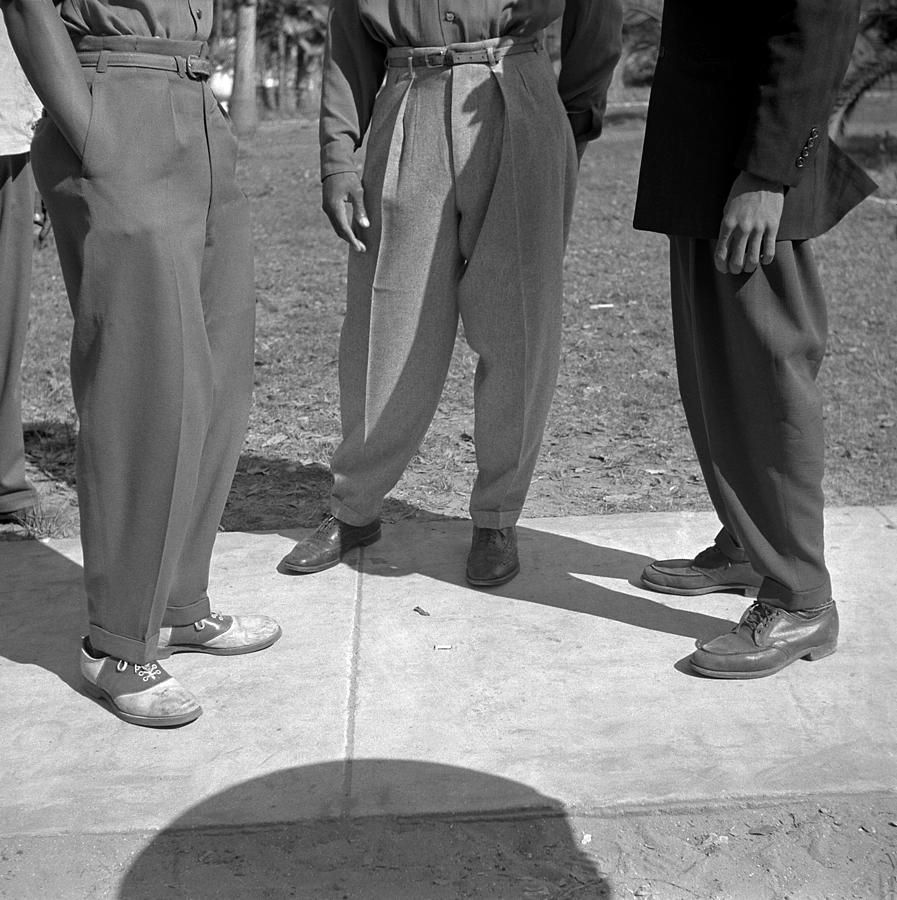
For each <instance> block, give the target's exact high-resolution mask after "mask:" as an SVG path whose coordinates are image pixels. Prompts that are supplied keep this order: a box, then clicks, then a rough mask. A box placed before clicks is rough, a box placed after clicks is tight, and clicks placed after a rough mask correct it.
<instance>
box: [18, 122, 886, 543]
mask: <svg viewBox="0 0 897 900" xmlns="http://www.w3.org/2000/svg"><path fill="white" fill-rule="evenodd" d="M860 132H862V133H860ZM880 132H881V129H879V128H877V127H876V128H871V129H870V128H866V129H865V130H864V129H859V130H858V133H857V134H856V135H854V137H853V138H851V139H850V141H849V143H850V144H851V146H852V149H853V150H854V151H855V153H856V157H857V159H859V160H860V161H861V162H862V163H863V164H864V165H865V166H866V167H867V168H868V169H869V170H870V172H872V174H873V176H874V177H876V178H877V180H878V181H879V183H880V185H881V189H880V191H879V195H878V196H877V197H876V198H873V199H870V200H868V201H866V202H865V203H864V204H862V205H861V206H860V207H859V208H858V209H856V210H854V211H853V212H851V213H850V215H849V216H848V217H847V218H846V219H845V220H844V222H843V223H842V224H841V225H840V226H839V227H838V228H836V229H835V230H833V231H832V232H831V233H829V234H828V235H825V236H824V237H822V238H820V239H819V240H818V241H816V242H815V250H816V254H817V258H818V260H819V264H820V269H821V272H822V277H823V280H824V284H825V286H826V289H827V292H828V296H829V300H830V308H831V317H830V319H831V321H830V325H831V338H830V343H829V355H828V359H827V361H826V364H825V366H824V368H823V372H822V375H821V381H822V386H823V390H824V392H825V398H826V422H827V428H828V445H827V464H828V473H827V477H826V483H825V487H826V494H827V499H828V502H829V504H832V505H851V504H872V503H883V502H893V501H894V500H895V498H897V453H895V449H897V448H895V438H897V409H895V372H897V340H895V337H897V296H895V286H897V230H895V223H897V202H895V200H897V178H895V159H897V141H894V139H892V138H887V137H885V138H882V137H880V136H879V133H880ZM641 140H642V123H641V121H640V120H639V119H638V118H636V117H633V118H626V117H620V118H614V119H612V120H611V121H610V122H609V124H608V127H607V130H606V134H605V136H604V137H603V138H602V139H601V140H600V141H598V142H597V143H594V144H592V145H591V146H590V148H589V150H588V152H587V154H586V157H585V159H584V161H583V166H582V174H581V182H580V186H579V193H578V200H577V207H576V213H575V218H574V223H573V230H572V234H571V238H570V245H569V251H568V255H567V288H566V301H565V316H564V352H563V362H562V368H561V374H560V380H559V383H558V388H557V394H556V397H555V402H554V405H553V409H552V413H551V417H550V420H549V423H548V428H547V431H546V434H545V441H544V445H543V450H542V455H541V458H540V461H539V465H538V467H537V470H536V475H535V479H534V482H533V486H532V489H531V492H530V498H529V501H528V504H527V507H526V510H525V514H526V515H528V516H552V515H579V514H595V513H605V512H622V511H626V512H636V511H647V510H675V509H706V508H709V503H708V500H707V497H706V493H705V490H704V486H703V482H702V479H701V475H700V470H699V468H698V466H697V463H696V461H695V458H694V454H693V451H692V447H691V443H690V440H689V437H688V432H687V430H686V427H685V421H684V417H683V414H682V408H681V405H680V402H679V398H678V391H677V385H676V376H675V365H674V358H673V348H672V337H671V330H670V316H669V309H668V300H667V275H666V264H667V260H666V239H665V238H663V237H661V236H659V235H652V234H643V233H639V232H636V231H634V230H633V229H632V227H631V221H632V206H633V200H634V193H635V185H636V175H637V170H638V161H639V152H640V148H641ZM240 170H241V179H242V183H243V185H244V188H245V191H246V193H247V195H248V196H249V198H250V201H251V204H252V211H253V216H254V227H255V238H256V250H257V263H256V285H257V299H258V333H257V342H256V352H257V358H256V382H255V384H256V388H255V402H254V407H253V411H252V417H251V421H250V426H249V431H248V434H247V437H246V442H245V446H244V452H243V456H242V459H241V462H240V466H239V470H238V472H237V477H236V479H235V481H234V486H233V491H232V494H231V498H230V501H229V503H228V508H227V511H226V513H225V518H224V527H225V528H226V529H228V530H243V529H247V530H251V529H273V528H278V527H284V526H298V525H306V526H307V525H312V524H314V523H316V521H317V519H318V518H319V516H320V515H321V514H322V513H323V512H325V511H326V508H327V492H328V487H329V474H328V468H327V466H328V462H329V458H330V455H331V452H332V451H333V449H334V447H335V445H336V442H337V439H338V434H339V418H338V390H337V343H338V336H339V328H340V322H341V319H342V315H343V311H344V288H345V251H344V249H343V248H344V245H343V244H342V243H341V242H340V241H338V240H337V239H336V237H335V236H334V235H333V234H332V233H331V232H330V230H329V225H328V224H327V222H326V220H325V217H324V215H323V213H322V212H321V211H320V197H319V185H318V170H317V147H316V129H315V126H314V124H313V123H312V122H308V121H290V122H269V123H264V124H263V125H262V127H261V128H260V129H259V131H258V133H257V135H256V136H255V138H253V139H252V140H251V141H249V142H246V144H245V145H244V146H243V148H242V152H241V160H240ZM34 287H35V290H34V305H33V314H32V319H31V326H30V332H29V341H28V345H27V348H26V361H25V365H24V373H23V378H24V386H23V391H24V417H25V420H26V422H27V423H28V424H27V431H26V436H27V450H28V457H29V469H30V474H31V476H32V477H33V478H35V480H36V481H37V482H38V485H39V488H40V490H41V493H42V496H43V498H44V506H45V508H46V510H47V512H46V514H45V516H44V518H43V520H42V521H41V522H39V523H38V524H37V526H36V527H35V528H34V529H33V530H34V532H35V533H36V534H38V535H50V536H60V535H66V534H69V535H70V534H74V533H76V532H77V509H76V506H75V502H74V487H73V482H74V469H73V441H74V435H75V432H76V428H77V425H76V419H75V415H74V409H73V404H72V399H71V392H70V388H69V381H68V370H67V357H68V340H69V332H70V327H71V317H70V313H69V311H68V306H67V303H66V300H65V294H64V290H63V284H62V278H61V275H60V272H59V268H58V263H57V260H56V253H55V248H54V246H53V244H52V242H51V243H50V244H49V245H48V246H47V247H45V248H44V249H42V250H41V251H39V252H38V253H37V254H36V257H35V286H34ZM475 363H476V360H475V357H474V355H473V354H472V353H471V352H470V350H469V349H468V348H467V347H466V345H465V344H464V342H463V340H459V341H458V343H457V346H456V349H455V358H454V361H453V364H452V367H451V371H450V374H449V378H448V381H447V384H446V389H445V392H444V395H443V400H442V403H441V405H440V408H439V411H438V413H437V415H436V418H435V420H434V422H433V425H432V427H431V429H430V432H429V434H428V435H427V438H426V440H425V441H424V444H423V445H422V447H421V449H420V453H419V454H418V456H417V457H416V458H415V459H414V461H413V462H412V464H411V466H410V467H409V469H408V472H407V473H406V475H405V477H404V478H403V479H402V481H401V482H400V483H399V485H398V486H397V488H396V490H395V491H394V492H393V494H392V495H391V497H390V499H389V500H388V502H387V504H386V507H385V510H384V513H385V518H386V519H387V520H389V521H395V520H397V519H400V518H403V517H408V516H465V515H466V511H467V497H468V492H469V489H470V485H471V483H472V480H473V476H474V471H475V466H474V447H473V442H472V438H471V435H472V434H473V410H472V380H473V371H474V366H475ZM148 477H151V473H148Z"/></svg>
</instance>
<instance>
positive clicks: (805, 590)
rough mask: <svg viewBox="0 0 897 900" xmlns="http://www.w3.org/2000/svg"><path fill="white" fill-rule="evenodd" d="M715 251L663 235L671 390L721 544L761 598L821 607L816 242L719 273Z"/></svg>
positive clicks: (822, 336) (822, 334)
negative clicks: (674, 374) (756, 582)
mask: <svg viewBox="0 0 897 900" xmlns="http://www.w3.org/2000/svg"><path fill="white" fill-rule="evenodd" d="M713 253H714V242H713V241H710V240H700V239H696V238H688V237H677V236H673V237H671V238H670V273H671V293H672V305H673V329H674V337H675V345H676V365H677V370H678V376H679V388H680V394H681V397H682V403H683V406H684V408H685V414H686V418H687V420H688V426H689V430H690V432H691V436H692V440H693V442H694V445H695V450H696V452H697V455H698V460H699V461H700V464H701V470H702V472H703V475H704V480H705V482H706V484H707V490H708V493H709V494H710V499H711V500H712V501H713V506H714V508H715V510H716V513H717V515H718V516H719V518H720V521H721V522H722V525H723V531H722V532H721V533H720V536H719V537H718V538H717V544H718V545H719V546H720V548H721V549H722V550H723V552H724V553H726V554H727V555H729V556H730V557H733V558H734V557H736V556H737V555H738V554H739V552H740V553H743V554H744V557H746V559H747V560H749V561H750V563H751V564H752V566H753V567H754V569H756V570H757V572H758V573H759V574H760V575H762V576H763V581H762V583H761V586H760V589H759V592H758V598H759V599H760V600H763V601H765V602H767V603H769V604H771V605H773V606H779V607H782V608H784V609H788V610H792V611H794V610H800V609H808V608H812V607H816V606H821V605H822V604H824V603H826V602H828V600H830V599H831V596H832V588H831V579H830V576H829V572H828V569H827V568H826V564H825V553H824V535H823V506H824V498H823V492H822V477H823V470H824V463H825V444H824V434H823V406H822V394H821V391H820V389H819V385H818V384H817V382H816V377H817V375H818V373H819V369H820V366H821V365H822V360H823V357H824V354H825V347H826V340H827V335H828V316H827V308H826V301H825V296H824V294H823V290H822V286H821V284H820V281H819V276H818V273H817V269H816V263H815V261H814V258H813V253H812V249H811V246H810V243H809V242H807V241H779V242H777V244H776V257H775V260H774V261H773V262H772V263H770V264H769V265H766V266H760V267H759V268H757V269H756V271H754V272H752V273H744V274H742V275H730V274H722V273H720V272H718V271H717V270H716V268H715V267H714V264H713ZM731 538H734V539H735V541H736V542H737V545H736V546H733V544H732V541H731ZM739 547H740V550H739Z"/></svg>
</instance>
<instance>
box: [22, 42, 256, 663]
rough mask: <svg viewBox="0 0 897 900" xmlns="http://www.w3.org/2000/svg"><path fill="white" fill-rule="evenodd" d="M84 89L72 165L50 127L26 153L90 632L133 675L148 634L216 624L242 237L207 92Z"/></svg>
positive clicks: (236, 429) (175, 82)
mask: <svg viewBox="0 0 897 900" xmlns="http://www.w3.org/2000/svg"><path fill="white" fill-rule="evenodd" d="M190 52H191V53H197V52H198V45H197V49H190ZM85 75H86V77H87V79H88V82H89V84H90V88H91V92H92V96H93V112H92V115H91V122H90V127H89V133H88V136H87V141H86V146H85V148H84V152H83V160H82V159H80V158H79V157H78V156H77V155H76V154H75V153H74V152H73V151H72V150H71V148H70V147H69V145H68V144H67V143H66V141H65V140H64V138H63V137H62V136H61V134H60V133H59V131H58V130H57V129H56V127H55V126H54V125H53V123H52V122H51V121H50V120H47V119H45V120H44V121H43V123H42V124H41V125H39V126H38V131H37V133H36V135H35V139H34V142H33V145H32V156H33V164H34V172H35V177H36V179H37V183H38V187H39V189H40V191H41V193H42V195H43V197H44V199H45V202H46V205H47V209H48V212H49V214H50V218H51V221H52V223H53V229H54V232H55V236H56V244H57V247H58V249H59V256H60V261H61V265H62V271H63V276H64V279H65V283H66V289H67V291H68V295H69V301H70V304H71V308H72V313H73V315H74V331H73V339H72V351H71V374H72V389H73V394H74V399H75V405H76V408H77V411H78V417H79V433H78V447H77V479H78V485H77V487H78V501H79V505H80V510H81V542H82V545H83V550H84V577H85V584H86V589H87V599H88V613H89V618H90V632H89V636H90V640H91V643H92V644H93V646H94V647H95V648H96V649H97V650H99V651H102V652H105V653H108V654H109V655H111V656H114V657H118V658H121V659H125V660H128V661H130V662H135V663H143V662H147V661H150V660H153V659H156V658H158V655H159V654H158V649H157V643H158V633H159V629H160V627H162V626H163V625H165V626H174V625H184V624H189V623H190V622H193V621H195V620H197V619H199V618H202V617H204V616H206V615H208V614H209V611H210V609H209V598H208V593H207V588H208V578H209V563H210V559H211V554H212V548H213V544H214V540H215V535H216V532H217V528H218V525H219V522H220V519H221V515H222V512H223V509H224V504H225V501H226V499H227V494H228V491H229V489H230V484H231V481H232V479H233V474H234V470H235V467H236V463H237V459H238V456H239V452H240V448H241V446H242V441H243V437H244V434H245V429H246V421H247V416H248V410H249V401H250V396H251V390H252V377H253V376H252V369H253V365H252V358H253V340H254V338H253V335H254V322H255V305H254V298H253V284H252V282H253V275H252V250H251V230H250V224H249V217H248V207H247V202H246V199H245V197H244V195H243V194H242V192H241V191H240V190H239V188H238V187H237V184H236V182H235V178H234V170H235V164H236V151H237V146H236V139H235V137H234V136H233V134H232V132H231V129H230V126H229V124H228V123H227V121H226V119H225V117H224V114H223V113H222V112H221V110H220V109H219V107H218V104H217V103H216V101H215V98H214V96H213V95H212V93H211V91H210V90H209V88H208V85H207V84H206V83H205V82H202V81H194V80H192V79H191V78H189V77H184V76H182V75H179V74H178V73H177V72H163V71H156V70H148V69H137V68H122V67H113V66H110V67H109V68H108V69H106V70H105V71H102V72H98V71H95V70H92V69H85Z"/></svg>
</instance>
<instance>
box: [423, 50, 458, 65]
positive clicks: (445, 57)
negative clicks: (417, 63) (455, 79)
mask: <svg viewBox="0 0 897 900" xmlns="http://www.w3.org/2000/svg"><path fill="white" fill-rule="evenodd" d="M450 54H451V50H434V51H433V52H432V53H428V54H427V55H426V56H425V57H424V59H425V60H426V63H427V68H428V69H441V68H442V67H443V66H450V65H451V64H452V63H451V56H450Z"/></svg>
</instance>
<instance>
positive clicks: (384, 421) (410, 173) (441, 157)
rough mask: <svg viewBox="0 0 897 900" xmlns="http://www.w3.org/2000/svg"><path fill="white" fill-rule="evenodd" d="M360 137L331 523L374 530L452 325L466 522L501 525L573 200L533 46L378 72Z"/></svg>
mask: <svg viewBox="0 0 897 900" xmlns="http://www.w3.org/2000/svg"><path fill="white" fill-rule="evenodd" d="M484 43H488V42H484ZM493 43H495V40H494V39H493ZM411 52H418V53H419V52H422V51H420V49H419V48H418V49H417V50H415V51H409V53H411ZM367 141H368V142H367V148H366V156H365V167H364V175H363V185H364V192H365V204H366V208H367V211H368V214H369V218H370V221H371V225H370V228H369V229H367V230H366V231H365V232H364V237H363V239H364V241H365V242H366V244H367V252H366V253H356V252H354V251H350V259H349V269H348V288H347V295H348V299H347V311H346V318H345V322H344V324H343V328H342V333H341V339H340V358H339V359H340V362H339V368H340V397H341V401H340V402H341V416H342V429H343V440H342V443H341V444H340V446H339V447H338V448H337V451H336V453H335V454H334V457H333V460H332V464H331V468H332V471H333V476H334V486H333V493H332V512H333V514H334V515H335V516H337V517H338V518H339V519H341V520H343V521H345V522H348V523H349V524H354V525H361V524H365V523H366V522H369V521H371V520H373V519H374V518H375V517H376V516H377V514H378V512H379V508H380V503H381V501H382V499H383V497H384V496H385V495H386V494H387V493H388V492H389V491H390V490H391V489H392V487H393V486H394V485H395V483H396V482H397V481H398V479H399V478H400V477H401V474H402V472H403V471H404V469H405V467H406V466H407V464H408V462H409V461H410V459H411V457H412V456H413V455H414V454H415V453H416V452H417V449H418V447H419V445H420V442H421V440H422V439H423V437H424V434H425V433H426V430H427V428H428V427H429V424H430V422H431V420H432V418H433V415H434V413H435V410H436V407H437V404H438V401H439V397H440V394H441V391H442V388H443V384H444V382H445V377H446V374H447V371H448V366H449V363H450V361H451V356H452V349H453V346H454V342H455V337H456V334H457V328H458V317H459V315H460V318H461V321H462V322H463V327H464V335H465V337H466V339H467V341H468V343H469V345H470V346H471V348H472V349H473V350H474V351H475V352H476V353H477V354H478V356H479V360H478V364H477V369H476V376H475V381H474V406H475V442H476V458H477V468H478V474H477V479H476V482H475V484H474V487H473V491H472V494H471V499H470V514H471V517H472V519H473V521H474V523H475V524H477V525H478V526H481V527H488V528H502V527H506V526H508V525H512V524H514V522H516V521H517V518H518V516H519V515H520V511H521V508H522V506H523V502H524V499H525V497H526V493H527V490H528V488H529V484H530V480H531V478H532V474H533V469H534V466H535V463H536V459H537V456H538V453H539V447H540V444H541V439H542V432H543V430H544V427H545V421H546V418H547V415H548V411H549V407H550V403H551V397H552V393H553V391H554V386H555V382H556V378H557V369H558V358H559V348H560V330H561V314H562V278H563V257H564V248H565V243H566V239H567V232H568V228H569V223H570V217H571V211H572V206H573V197H574V191H575V186H576V171H577V164H576V152H575V147H574V141H573V136H572V132H571V129H570V126H569V123H568V121H567V116H566V113H565V111H564V108H563V105H562V103H561V100H560V98H559V96H558V92H557V81H556V78H555V75H554V71H553V69H552V67H551V63H550V61H549V59H548V57H547V55H546V54H545V53H544V51H542V50H541V49H540V50H536V51H531V52H526V53H519V54H516V55H509V56H505V57H504V58H503V59H501V60H500V61H499V62H497V64H495V65H491V66H490V65H488V64H482V63H471V64H465V65H456V66H453V67H450V66H444V67H438V68H436V67H434V68H428V67H426V66H413V65H411V64H405V65H403V64H402V63H401V61H397V60H395V59H391V61H390V68H389V69H388V73H387V76H386V80H385V84H384V86H383V87H382V89H381V91H380V93H379V94H378V96H377V99H376V101H375V106H374V113H373V118H372V123H371V127H370V130H369V134H368V139H367Z"/></svg>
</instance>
